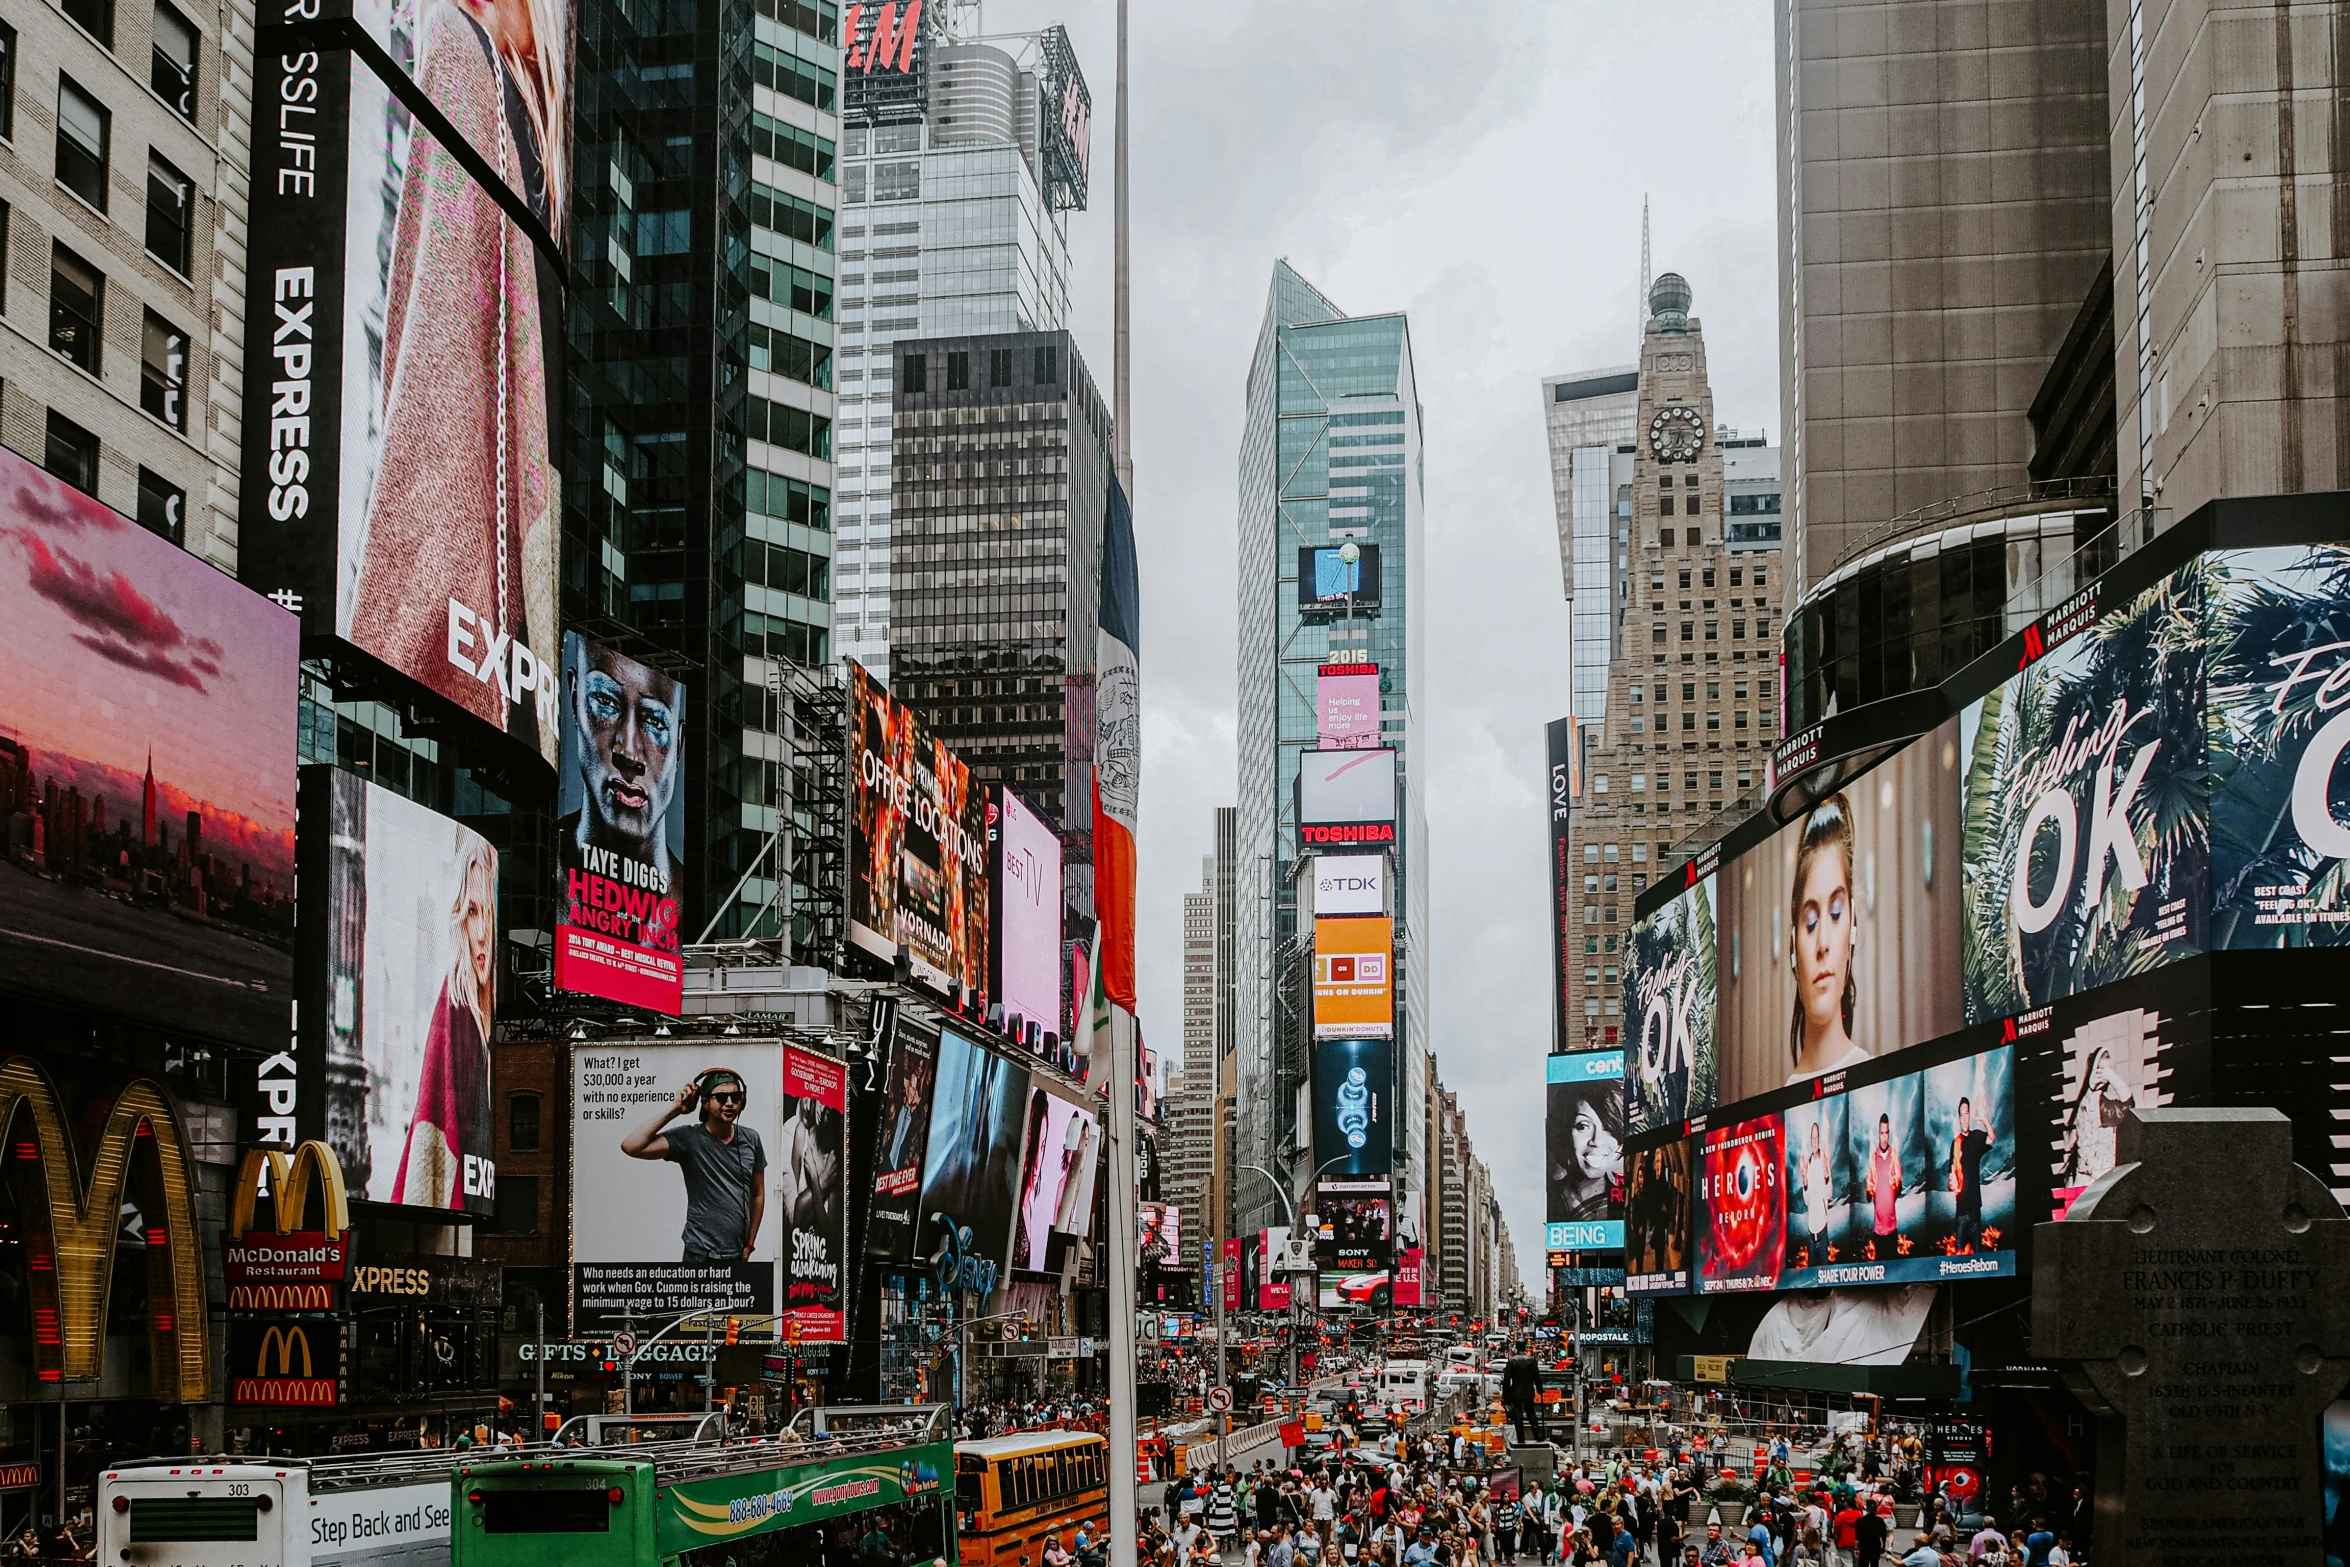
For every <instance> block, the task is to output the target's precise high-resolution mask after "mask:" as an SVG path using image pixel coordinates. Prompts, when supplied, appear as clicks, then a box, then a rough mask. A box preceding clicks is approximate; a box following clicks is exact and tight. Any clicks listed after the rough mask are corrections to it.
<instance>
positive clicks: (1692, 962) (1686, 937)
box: [1625, 720, 1972, 1135]
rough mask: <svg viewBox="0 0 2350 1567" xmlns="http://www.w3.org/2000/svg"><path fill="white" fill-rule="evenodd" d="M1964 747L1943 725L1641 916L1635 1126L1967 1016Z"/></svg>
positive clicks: (1911, 1040) (1896, 1046)
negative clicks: (1956, 851) (1957, 854)
mask: <svg viewBox="0 0 2350 1567" xmlns="http://www.w3.org/2000/svg"><path fill="white" fill-rule="evenodd" d="M1962 749H1963V747H1962V741H1961V735H1960V726H1959V724H1958V722H1957V721H1956V720H1953V721H1951V722H1948V723H1945V724H1943V725H1941V726H1940V727H1939V728H1937V729H1935V730H1933V731H1931V732H1929V733H1928V734H1926V735H1924V736H1923V737H1921V738H1920V739H1919V740H1917V741H1916V742H1915V743H1913V744H1911V745H1910V746H1909V747H1907V748H1906V749H1904V750H1903V751H1901V752H1900V753H1898V754H1897V755H1895V756H1894V757H1893V758H1892V759H1891V760H1889V761H1887V762H1885V763H1884V764H1883V765H1881V766H1879V767H1877V768H1875V769H1874V770H1873V771H1871V772H1868V773H1866V774H1864V775H1862V776H1861V777H1859V778H1856V779H1854V780H1852V781H1851V782H1849V783H1848V784H1846V785H1845V787H1844V788H1842V789H1840V790H1837V791H1836V792H1834V793H1832V794H1829V795H1827V796H1826V797H1824V798H1822V799H1820V800H1817V801H1815V802H1814V803H1813V805H1812V806H1811V808H1810V809H1809V810H1807V811H1805V812H1804V813H1803V814H1802V815H1800V816H1798V817H1797V818H1796V819H1795V820H1793V821H1792V822H1790V823H1788V824H1787V825H1786V826H1784V827H1782V828H1780V829H1778V830H1777V831H1776V832H1775V833H1773V834H1772V835H1771V836H1770V837H1768V838H1766V839H1764V840H1763V841H1762V842H1760V843H1758V844H1756V845H1754V846H1753V847H1752V848H1749V849H1748V850H1746V851H1745V852H1744V853H1743V854H1740V855H1739V856H1738V857H1737V858H1736V859H1734V860H1729V861H1725V862H1723V863H1722V864H1721V865H1720V866H1719V867H1718V868H1715V869H1714V870H1712V871H1711V873H1710V874H1707V875H1705V876H1703V877H1702V878H1701V879H1700V880H1699V881H1698V882H1697V883H1696V884H1695V885H1694V886H1691V887H1689V888H1688V889H1687V890H1686V891H1684V892H1683V893H1682V894H1681V895H1680V896H1679V897H1677V898H1675V899H1673V900H1672V901H1671V902H1669V903H1668V904H1666V905H1665V906H1664V907H1662V908H1660V909H1657V910H1655V911H1654V912H1652V913H1650V914H1649V915H1647V916H1646V917H1644V918H1642V919H1641V920H1640V921H1639V923H1638V924H1637V925H1636V926H1635V927H1634V930H1633V934H1632V956H1631V963H1630V966H1629V970H1628V973H1627V982H1626V988H1625V1011H1626V1022H1627V1025H1628V1026H1629V1028H1630V1030H1631V1032H1630V1034H1629V1037H1628V1043H1629V1045H1630V1047H1631V1049H1632V1052H1633V1055H1632V1060H1631V1063H1630V1065H1631V1077H1630V1078H1629V1079H1628V1081H1627V1108H1628V1111H1629V1114H1628V1116H1627V1121H1628V1123H1629V1126H1630V1130H1631V1131H1632V1132H1633V1133H1634V1134H1635V1135H1637V1134H1638V1133H1641V1132H1647V1131H1655V1130H1657V1129H1660V1128H1662V1127H1665V1126H1669V1125H1671V1124H1673V1123H1674V1122H1676V1121H1681V1120H1685V1119H1688V1118H1690V1117H1693V1116H1698V1115H1703V1114H1705V1113H1706V1112H1707V1111H1709V1110H1711V1109H1713V1108H1714V1107H1715V1106H1717V1105H1735V1104H1739V1103H1741V1102H1743V1101H1745V1100H1748V1099H1752V1098H1755V1097H1756V1096H1758V1095H1762V1094H1768V1093H1772V1092H1775V1091H1777V1090H1779V1089H1782V1088H1786V1087H1788V1086H1790V1085H1796V1084H1804V1083H1810V1082H1813V1081H1816V1080H1818V1079H1820V1078H1822V1077H1826V1076H1829V1075H1831V1074H1834V1073H1838V1072H1845V1071H1850V1070H1852V1069H1854V1068H1856V1067H1860V1066H1863V1065H1865V1064H1867V1063H1869V1062H1872V1061H1874V1060H1877V1059H1878V1058H1880V1057H1883V1056H1886V1055H1890V1054H1892V1053H1893V1052H1895V1051H1898V1050H1902V1049H1906V1048H1908V1047H1909V1046H1912V1045H1917V1044H1923V1043H1925V1042H1926V1041H1928V1040H1932V1039H1938V1038H1941V1037H1943V1036H1944V1035H1947V1034H1949V1033H1952V1032H1953V1031H1955V1030H1957V1029H1959V1028H1962V1027H1964V1026H1965V1024H1966V1023H1967V1022H1968V1016H1967V1011H1966V1006H1965V999H1964V986H1965V982H1966V973H1965V969H1964V966H1963V959H1962V953H1963V952H1964V951H1965V950H1966V945H1967V942H1968V941H1969V940H1971V939H1972V934H1971V927H1969V926H1968V923H1967V921H1968V909H1967V907H1966V905H1965V904H1964V902H1963V895H1964V888H1963V885H1962V884H1963V882H1964V876H1963V874H1954V872H1960V873H1963V870H1964V867H1963V866H1956V865H1954V864H1953V863H1952V861H1953V846H1954V845H1957V844H1959V843H1960V840H1961V826H1960V814H1961V790H1962V785H1963V782H1964V780H1963V774H1962V765H1961V764H1962ZM1684 1083H1686V1085H1687V1087H1686V1089H1684V1087H1683V1084H1684Z"/></svg>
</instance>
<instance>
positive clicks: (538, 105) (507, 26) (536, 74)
mask: <svg viewBox="0 0 2350 1567" xmlns="http://www.w3.org/2000/svg"><path fill="white" fill-rule="evenodd" d="M283 19H284V20H285V21H287V22H289V23H292V22H303V21H325V22H330V23H332V22H343V21H346V19H347V21H348V23H349V24H355V25H356V26H357V28H358V30H359V31H360V32H362V33H364V34H365V35H366V37H367V39H368V40H369V41H370V42H371V43H373V44H374V45H375V46H376V47H377V48H378V49H380V50H382V51H383V53H384V56H385V57H386V58H387V59H389V60H390V61H391V63H392V64H393V65H394V66H396V67H398V68H399V70H400V71H402V72H403V73H404V74H405V75H407V76H408V77H409V78H411V79H412V80H413V82H414V84H415V86H416V87H418V88H421V89H422V91H423V95H424V97H425V98H426V100H427V101H429V102H430V103H431V104H432V106H433V108H435V109H437V110H438V111H439V112H440V113H441V114H442V115H444V116H445V117H446V118H447V119H448V121H449V124H450V126H451V127H452V128H454V129H455V131H456V132H457V135H458V136H459V138H461V145H462V147H463V149H464V151H465V152H466V153H468V154H470V155H471V158H472V167H473V170H474V173H475V177H476V178H479V179H488V180H494V181H496V182H497V183H498V184H500V185H503V186H504V187H505V188H506V189H507V190H508V191H510V192H511V193H512V196H513V200H514V203H515V204H517V205H519V206H521V207H522V208H523V209H524V210H525V211H527V212H528V213H529V214H530V216H531V217H532V219H533V220H534V221H535V222H536V224H537V225H538V226H539V227H540V228H543V229H545V230H546V231H547V237H548V238H550V239H552V240H553V241H554V242H555V243H556V244H557V245H562V244H563V243H564V242H565V241H566V239H567V237H568V236H567V235H566V234H565V232H564V230H565V227H566V221H567V207H568V203H569V195H568V193H569V191H570V189H571V183H570V181H571V115H572V97H571V73H572V52H571V48H572V17H571V11H570V7H569V6H568V5H567V4H565V3H563V0H530V3H528V4H523V5H515V6H511V7H508V8H506V9H503V10H499V11H495V12H488V11H483V12H474V11H469V10H468V9H467V8H466V7H464V6H461V5H457V4H454V3H451V0H423V3H422V4H418V3H416V0H286V4H285V8H284V11H283ZM262 20H263V21H264V22H265V23H266V22H267V21H269V20H272V19H271V18H269V17H267V16H264V17H263V18H262ZM492 25H494V27H495V31H491V27H492ZM395 85H397V84H395ZM501 98H502V99H503V102H501V101H500V100H501ZM550 192H552V193H553V195H554V199H553V200H551V201H550V200H549V193H550Z"/></svg>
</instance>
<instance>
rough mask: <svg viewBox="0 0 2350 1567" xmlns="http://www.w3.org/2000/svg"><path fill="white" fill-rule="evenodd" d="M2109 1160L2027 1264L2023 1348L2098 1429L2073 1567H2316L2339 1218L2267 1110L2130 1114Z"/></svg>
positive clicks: (2333, 1382)
mask: <svg viewBox="0 0 2350 1567" xmlns="http://www.w3.org/2000/svg"><path fill="white" fill-rule="evenodd" d="M2117 1152H2118V1154H2119V1163H2117V1164H2116V1166H2115V1167H2114V1169H2113V1170H2111V1171H2110V1172H2108V1173H2107V1174H2106V1175H2104V1176H2103V1177H2101V1178H2100V1179H2099V1180H2098V1181H2097V1182H2096V1184H2094V1185H2092V1186H2091V1187H2090V1188H2089V1189H2088V1190H2087V1191H2086V1192H2084V1193H2083V1194H2082V1195H2081V1198H2080V1200H2079V1201H2078V1202H2076V1203H2074V1204H2073V1207H2072V1210H2071V1212H2069V1213H2068V1214H2066V1215H2065V1217H2064V1218H2063V1219H2062V1220H2060V1221H2058V1222H2057V1223H2054V1224H2043V1225H2041V1226H2039V1228H2038V1231H2037V1233H2036V1236H2035V1240H2036V1245H2035V1247H2034V1259H2033V1266H2032V1348H2033V1352H2034V1353H2035V1354H2038V1355H2042V1356H2046V1357H2047V1358H2049V1359H2052V1360H2056V1361H2059V1362H2061V1363H2063V1364H2064V1366H2065V1376H2066V1380H2067V1381H2068V1382H2069V1383H2070V1384H2071V1385H2072V1388H2073V1391H2074V1392H2075V1393H2077V1394H2078V1395H2079V1396H2080V1397H2081V1399H2082V1400H2083V1402H2085V1403H2087V1404H2088V1405H2089V1407H2090V1408H2091V1409H2093V1410H2095V1411H2096V1412H2097V1415H2098V1434H2097V1522H2096V1540H2095V1545H2094V1547H2093V1549H2092V1551H2091V1556H2092V1558H2093V1559H2095V1560H2097V1561H2114V1562H2128V1563H2129V1564H2130V1567H2236V1564H2238V1563H2242V1562H2248V1561H2258V1562H2280V1563H2306V1564H2308V1567H2321V1564H2322V1563H2323V1562H2324V1560H2325V1555H2324V1552H2325V1546H2324V1540H2323V1536H2324V1531H2325V1488H2324V1474H2323V1465H2324V1444H2323V1441H2322V1438H2321V1435H2320V1431H2319V1424H2320V1421H2321V1420H2322V1419H2323V1417H2324V1414H2325V1409H2326V1406H2327V1405H2328V1404H2330V1403H2332V1402H2333V1401H2334V1400H2335V1399H2336V1398H2338V1397H2339V1396H2341V1393H2342V1389H2343V1386H2344V1384H2345V1382H2350V1216H2345V1215H2344V1213H2343V1211H2342V1207H2341V1205H2340V1204H2339V1203H2337V1202H2336V1201H2335V1200H2334V1198H2333V1195H2332V1194H2331V1193H2330V1192H2328V1191H2327V1190H2326V1188H2325V1186H2324V1185H2323V1184H2322V1183H2321V1182H2319V1181H2318V1179H2317V1178H2316V1177H2315V1176H2313V1175H2311V1174H2309V1172H2307V1171H2306V1170H2303V1169H2301V1168H2299V1167H2298V1166H2296V1165H2295V1164H2294V1163H2293V1127H2292V1123H2291V1122H2290V1121H2288V1120H2287V1119H2286V1118H2285V1117H2284V1116H2282V1115H2280V1114H2278V1113H2277V1112H2276V1111H2274V1110H2251V1109H2244V1110H2236V1109H2229V1110H2175V1109H2174V1110H2133V1111H2131V1112H2130V1113H2129V1116H2128V1117H2127V1118H2126V1119H2125V1120H2124V1121H2123V1122H2122V1125H2121V1128H2120V1137H2119V1143H2118V1148H2117Z"/></svg>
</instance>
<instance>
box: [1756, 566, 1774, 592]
mask: <svg viewBox="0 0 2350 1567" xmlns="http://www.w3.org/2000/svg"><path fill="white" fill-rule="evenodd" d="M1754 585H1755V586H1756V587H1758V588H1767V587H1769V586H1770V585H1771V578H1770V573H1769V571H1768V570H1766V569H1765V568H1764V567H1761V566H1757V567H1755V568H1754Z"/></svg>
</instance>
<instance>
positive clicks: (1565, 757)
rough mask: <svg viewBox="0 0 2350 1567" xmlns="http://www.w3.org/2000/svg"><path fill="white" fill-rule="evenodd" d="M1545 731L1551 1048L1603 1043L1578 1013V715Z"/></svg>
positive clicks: (1580, 958) (1580, 956)
mask: <svg viewBox="0 0 2350 1567" xmlns="http://www.w3.org/2000/svg"><path fill="white" fill-rule="evenodd" d="M1542 732H1543V742H1544V745H1545V746H1546V748H1547V750H1548V758H1549V764H1550V770H1549V773H1548V776H1547V778H1546V793H1547V794H1548V796H1549V808H1550V920H1549V924H1550V929H1549V932H1548V936H1549V947H1550V1020H1551V1037H1550V1048H1551V1049H1553V1050H1574V1049H1579V1048H1581V1047H1582V1046H1584V1045H1586V1044H1595V1043H1597V1041H1596V1040H1592V1039H1589V1038H1587V1037H1586V1035H1587V1032H1588V1031H1589V1030H1590V1029H1591V1028H1592V1027H1594V1026H1595V1025H1592V1024H1586V1023H1585V1022H1584V1021H1583V1019H1582V1018H1580V1017H1578V1016H1576V1015H1575V1007H1574V1000H1575V998H1574V995H1573V993H1572V984H1573V979H1574V972H1575V970H1576V969H1577V968H1579V967H1581V966H1582V962H1583V951H1582V947H1583V934H1582V930H1581V927H1580V925H1579V923H1578V921H1577V918H1576V911H1577V909H1579V908H1580V907H1581V904H1582V899H1581V898H1579V897H1578V896H1577V893H1579V892H1580V891H1581V889H1582V882H1581V881H1580V879H1579V878H1580V876H1581V874H1582V873H1581V870H1580V868H1579V867H1578V866H1577V865H1576V864H1575V856H1574V843H1573V841H1572V840H1571V838H1570V837H1569V832H1568V829H1569V828H1570V826H1571V825H1572V823H1573V820H1574V814H1575V793H1574V784H1575V720H1574V719H1572V718H1554V719H1552V720H1551V721H1550V722H1549V723H1548V724H1545V725H1544V726H1543V731H1542ZM1628 1015H1629V1014H1627V1016H1628Z"/></svg>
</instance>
